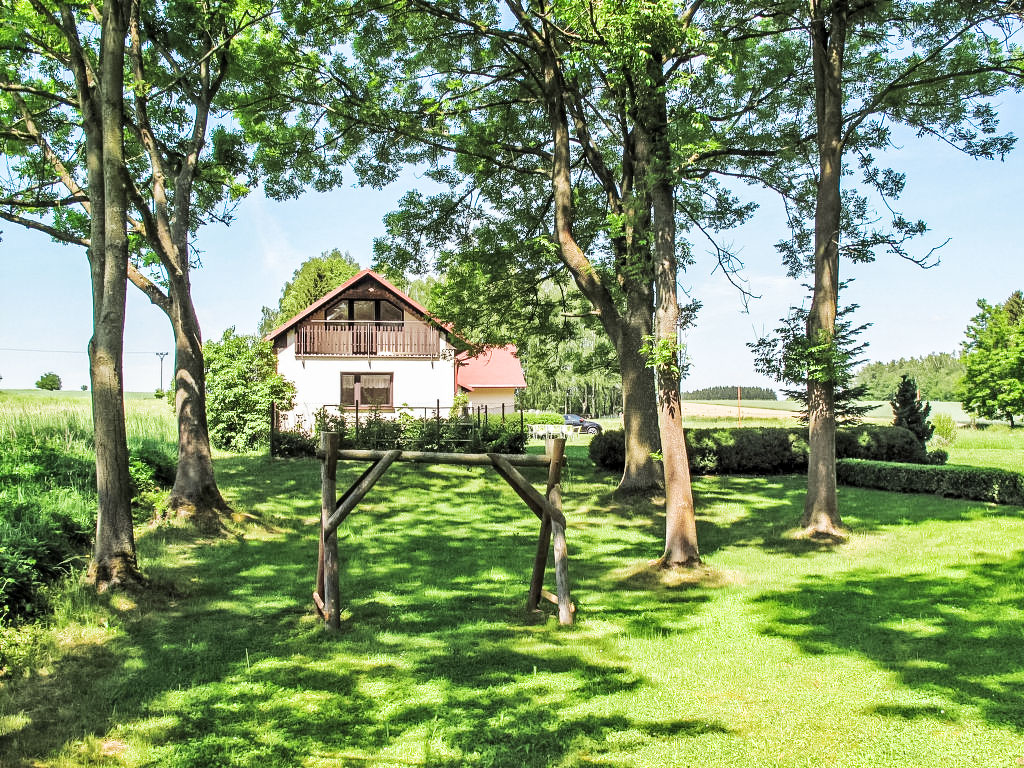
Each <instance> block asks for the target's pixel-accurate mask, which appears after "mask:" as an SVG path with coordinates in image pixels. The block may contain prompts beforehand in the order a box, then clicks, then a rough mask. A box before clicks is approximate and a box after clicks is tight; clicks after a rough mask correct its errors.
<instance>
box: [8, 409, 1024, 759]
mask: <svg viewBox="0 0 1024 768" xmlns="http://www.w3.org/2000/svg"><path fill="white" fill-rule="evenodd" d="M15 400H16V399H15ZM149 400H153V398H152V397H151V396H150V397H149ZM19 402H20V401H19ZM10 404H11V399H7V398H5V399H4V400H2V401H0V429H10V424H11V423H13V422H14V421H15V419H14V418H13V417H11V416H10V415H9V413H10V411H9V408H10ZM35 404H36V405H39V401H38V400H37V401H35ZM136 405H138V406H141V407H142V408H143V409H144V411H145V413H144V414H143V415H142V416H140V417H139V422H138V424H139V427H138V429H139V432H142V433H146V434H147V435H148V436H150V437H152V435H153V434H155V433H159V434H163V435H165V436H167V435H172V434H173V432H170V433H169V432H167V431H166V426H167V425H169V424H170V421H169V414H167V412H166V410H164V411H163V412H160V411H157V410H153V411H149V408H150V407H151V406H150V404H149V403H148V402H145V401H144V400H139V401H137V402H136V401H132V407H133V410H134V407H135V406H136ZM18 407H24V408H26V409H29V410H31V406H30V405H24V404H22V405H19V406H18ZM39 407H40V410H39V411H38V412H37V415H36V418H35V419H33V420H42V419H43V418H44V416H43V413H44V411H43V409H42V406H39ZM164 408H165V409H166V406H164ZM146 413H148V414H149V415H146ZM47 418H49V419H50V423H51V424H52V425H55V426H56V427H60V425H61V424H63V423H65V419H69V418H70V417H64V416H59V415H57V414H51V415H50V416H49V417H47ZM150 418H152V419H153V420H154V421H152V422H147V420H148V419H150ZM157 420H159V423H158V421H157ZM17 423H18V424H20V425H21V426H19V427H18V428H19V429H25V428H26V427H25V425H24V423H23V422H21V421H18V422H17ZM160 423H162V424H164V427H161V426H160ZM39 430H40V432H41V431H42V428H41V427H40V428H39ZM161 430H164V431H162V432H161ZM962 432H963V435H964V436H966V435H967V432H968V431H967V430H963V431H962ZM1017 432H1024V430H1018V431H1016V432H1014V433H1013V434H1012V435H1011V434H1009V432H1008V431H1005V430H1004V431H999V430H997V429H996V428H990V429H986V430H977V431H976V432H974V431H971V432H970V437H969V439H968V438H966V437H962V436H958V440H957V446H959V445H961V442H963V451H964V453H963V456H964V457H967V456H968V455H969V454H968V452H969V451H973V452H974V455H976V456H979V457H981V458H985V457H990V455H991V454H997V455H999V456H1000V457H1001V458H1000V459H999V460H1000V461H1002V460H1003V458H1005V457H1006V456H1010V455H1011V454H1013V452H1015V451H1016V452H1017V453H1016V455H1017V456H1019V455H1020V453H1019V451H1020V449H1021V448H1022V445H1021V443H1020V442H1018V441H1019V437H1018V434H1017ZM975 438H976V439H975ZM168 439H169V437H168ZM533 449H534V450H536V447H534V448H533ZM569 452H570V457H569V458H570V463H569V467H568V481H567V483H566V488H565V509H566V515H567V517H568V519H569V521H570V525H569V529H568V543H569V553H570V577H571V581H572V585H573V599H574V600H575V602H576V604H577V606H578V609H579V610H578V612H577V616H578V621H577V624H576V626H575V627H572V628H568V629H559V628H558V627H557V626H556V623H555V622H554V621H553V619H552V618H551V617H550V616H546V615H543V616H535V615H534V616H531V615H527V614H526V613H525V611H524V608H523V602H524V595H525V588H526V583H527V581H528V578H529V569H530V564H531V561H532V551H533V548H534V545H535V541H536V529H537V525H536V520H535V518H533V517H532V515H530V514H529V513H528V511H527V510H526V507H525V506H524V505H523V504H522V503H521V502H520V501H519V500H518V498H516V497H515V496H514V495H513V494H512V492H511V491H510V490H508V489H507V488H506V487H505V486H504V484H497V483H495V482H494V481H493V479H492V478H491V477H490V476H489V475H488V474H487V473H486V472H484V471H481V470H468V469H461V468H454V467H447V468H434V469H425V468H414V467H412V466H410V465H401V466H398V467H396V468H393V469H392V470H389V473H388V474H387V475H386V476H385V478H384V479H383V480H382V481H381V483H380V484H379V485H378V486H377V487H376V488H375V489H374V491H372V492H371V494H370V495H369V496H368V497H367V499H366V501H365V502H364V505H363V506H361V507H360V510H359V511H358V512H357V513H356V514H355V515H354V516H353V517H352V518H350V519H349V520H348V521H346V523H345V525H344V526H343V530H342V533H341V539H340V542H341V553H342V568H343V571H342V594H343V602H344V605H345V612H344V614H343V626H342V631H341V632H340V633H339V634H337V635H331V634H328V633H327V632H325V631H324V630H323V629H322V627H321V625H320V623H319V621H318V620H317V619H316V617H315V615H314V613H313V610H312V606H311V600H310V592H311V589H312V584H313V578H314V575H315V561H316V550H317V542H316V533H315V530H316V529H315V525H314V524H315V521H316V519H317V516H318V514H319V470H318V464H317V463H316V462H315V461H312V460H300V459H296V460H270V459H267V458H265V457H262V456H255V455H243V456H237V455H236V456H229V455H219V456H218V457H217V468H218V473H219V477H220V480H221V483H222V487H223V490H224V491H225V494H226V495H227V496H228V498H229V499H230V501H231V503H232V504H233V505H234V506H235V508H236V510H238V511H240V512H245V513H248V515H250V516H251V517H250V518H249V522H247V523H244V524H238V525H236V527H235V528H234V529H233V531H232V535H231V536H227V537H223V538H219V539H196V538H195V536H194V534H192V533H191V532H189V531H187V530H183V529H181V528H178V527H175V526H171V525H167V524H164V525H158V526H152V525H150V526H140V529H139V533H140V535H139V541H140V549H141V557H142V564H143V567H144V568H145V570H146V572H147V574H148V575H149V577H150V579H151V581H152V587H151V589H150V590H148V591H147V592H146V593H143V594H141V595H136V596H134V597H131V596H124V595H116V596H110V595H107V596H96V595H94V594H93V593H91V592H90V591H89V590H88V589H86V588H84V587H81V586H79V585H78V583H77V581H76V580H75V579H69V580H68V581H67V582H65V583H64V584H62V585H61V586H60V587H59V588H58V589H56V590H54V592H53V595H52V606H51V607H52V617H51V618H49V619H47V620H46V621H41V622H35V623H30V624H28V625H26V626H24V627H22V628H20V629H17V630H6V631H5V632H4V634H0V638H2V640H0V642H2V643H4V645H0V651H5V652H6V653H7V659H8V661H7V663H8V668H7V669H6V670H4V671H3V672H0V765H3V766H5V767H6V766H12V768H13V767H15V766H29V765H31V766H52V767H53V768H70V767H71V766H75V767H76V768H77V767H78V766H148V767H151V768H156V767H157V766H159V767H167V768H170V767H172V766H173V767H175V768H184V767H186V766H187V767H189V768H206V767H207V766H260V767H261V768H270V767H271V766H274V767H276V766H282V767H284V766H410V765H427V766H451V767H453V768H454V767H455V766H499V767H501V766H514V767H515V768H523V767H524V766H605V767H610V766H634V765H636V766H692V765H701V766H787V767H788V766H793V767H796V766H800V767H803V766H841V767H843V768H846V767H850V768H852V767H854V766H895V765H899V766H935V765H950V766H960V765H963V766H968V765H969V766H1008V767H1009V766H1014V765H1020V764H1024V633H1022V629H1021V627H1022V626H1024V622H1022V619H1024V615H1022V608H1021V606H1022V605H1024V544H1022V542H1024V515H1022V513H1024V510H1022V509H1021V508H1015V507H997V506H994V505H989V504H980V503H969V502H957V501H951V500H944V499H938V498H933V497H926V496H897V495H893V494H888V493H883V492H875V491H866V490H859V489H852V488H843V489H841V491H840V497H841V505H842V508H843V512H844V519H845V520H846V522H847V523H848V524H849V525H850V527H851V531H852V532H851V536H850V538H849V540H848V541H847V542H846V543H844V544H840V545H837V546H834V547H826V546H819V545H815V544H811V543H808V542H802V541H799V540H795V539H793V538H791V537H790V536H789V535H788V534H789V531H790V530H791V529H792V526H793V525H794V523H795V521H796V520H797V518H798V517H799V514H800V510H801V508H802V501H803V494H802V488H803V479H802V478H799V477H782V478H767V479H766V478H750V477H727V478H701V479H698V480H697V481H696V483H695V492H696V494H697V503H698V509H699V536H700V540H701V547H702V553H703V555H704V557H705V558H706V561H707V566H706V568H705V569H704V570H702V571H701V572H699V573H697V574H694V575H693V576H692V577H690V578H675V579H666V580H662V579H660V578H658V577H656V576H654V575H652V574H651V573H650V572H649V571H648V569H647V567H646V564H647V561H648V560H649V559H650V558H653V557H656V556H657V555H658V554H660V541H661V537H662V536H663V525H664V522H663V517H662V515H661V513H660V507H659V502H660V499H657V498H654V499H648V498H642V497H629V498H621V497H618V496H616V495H615V494H614V493H613V490H614V484H615V478H613V477H611V476H609V475H606V474H603V473H599V472H595V470H594V469H593V467H592V466H591V465H590V462H589V461H588V460H587V459H586V445H585V443H583V442H579V443H573V444H572V445H570V447H569ZM1001 452H1006V453H1005V455H1004V454H1003V453H1001ZM958 460H960V459H959V458H958ZM361 469H362V467H361V466H353V465H345V466H344V470H343V472H342V473H341V474H342V475H343V477H342V478H340V482H339V484H343V483H344V481H345V480H349V481H350V480H352V479H353V478H355V477H356V476H358V474H359V472H360V471H361ZM533 479H534V480H535V481H536V482H538V483H540V482H541V477H540V476H539V475H537V476H534V477H533ZM548 586H549V588H550V587H551V584H550V583H549V585H548ZM2 666H3V664H2V663H0V667H2Z"/></svg>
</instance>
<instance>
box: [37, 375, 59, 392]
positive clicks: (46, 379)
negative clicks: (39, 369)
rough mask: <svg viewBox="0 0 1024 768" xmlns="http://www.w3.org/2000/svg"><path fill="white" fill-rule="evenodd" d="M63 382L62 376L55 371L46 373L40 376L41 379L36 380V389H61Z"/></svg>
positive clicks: (53, 390)
mask: <svg viewBox="0 0 1024 768" xmlns="http://www.w3.org/2000/svg"><path fill="white" fill-rule="evenodd" d="M62 386H63V384H62V383H61V380H60V376H58V375H57V374H56V373H54V372H53V371H50V372H49V373H44V374H43V375H42V376H40V377H39V381H37V382H36V389H48V390H50V391H52V392H56V391H57V390H59V389H60V388H61V387H62Z"/></svg>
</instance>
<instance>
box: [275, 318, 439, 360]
mask: <svg viewBox="0 0 1024 768" xmlns="http://www.w3.org/2000/svg"><path fill="white" fill-rule="evenodd" d="M295 354H296V355H335V356H340V357H345V356H350V357H364V356H368V355H374V356H391V357H438V356H440V354H441V334H440V333H438V331H436V330H435V329H434V328H431V327H430V326H428V325H425V324H423V323H406V322H387V321H382V322H373V321H365V320H342V321H338V320H312V321H306V322H305V323H304V324H303V325H301V326H299V329H298V337H297V338H296V341H295Z"/></svg>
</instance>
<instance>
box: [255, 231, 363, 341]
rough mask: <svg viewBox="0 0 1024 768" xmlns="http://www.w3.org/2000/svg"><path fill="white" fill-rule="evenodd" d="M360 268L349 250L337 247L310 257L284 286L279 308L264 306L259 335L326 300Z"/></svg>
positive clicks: (264, 334)
mask: <svg viewBox="0 0 1024 768" xmlns="http://www.w3.org/2000/svg"><path fill="white" fill-rule="evenodd" d="M358 271H359V263H358V262H357V261H356V260H355V259H353V258H352V254H350V253H349V252H348V251H345V252H344V253H342V252H341V251H340V250H338V249H337V248H333V249H331V250H330V251H324V252H323V253H321V254H320V255H319V256H313V257H311V258H308V259H306V260H305V261H304V262H302V264H300V265H299V268H298V269H296V270H295V273H294V274H293V275H292V279H291V280H289V281H288V282H286V283H285V284H284V288H282V289H281V298H280V299H279V300H278V302H277V309H276V310H275V309H271V308H270V307H263V311H262V316H261V318H260V323H259V327H258V330H257V334H258V335H259V336H261V337H263V336H266V335H267V334H268V333H270V331H272V330H273V329H274V328H276V327H277V326H278V325H280V324H281V323H283V322H284V321H286V320H288V319H289V318H291V317H294V316H295V315H297V314H298V313H299V312H301V311H302V310H304V309H305V308H306V307H308V306H309V305H310V304H313V303H314V302H316V301H317V300H319V299H322V298H323V297H324V296H326V295H327V294H328V293H330V292H331V291H333V290H334V289H335V288H337V287H338V286H339V285H341V284H343V283H344V282H345V281H346V280H348V279H349V278H350V277H352V276H353V275H355V274H356V273H357V272H358Z"/></svg>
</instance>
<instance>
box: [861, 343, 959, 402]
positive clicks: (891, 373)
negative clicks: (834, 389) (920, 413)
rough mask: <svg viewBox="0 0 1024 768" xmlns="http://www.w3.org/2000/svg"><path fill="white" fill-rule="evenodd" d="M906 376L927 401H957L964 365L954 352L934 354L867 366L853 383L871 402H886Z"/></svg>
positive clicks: (862, 368) (871, 363) (867, 364)
mask: <svg viewBox="0 0 1024 768" xmlns="http://www.w3.org/2000/svg"><path fill="white" fill-rule="evenodd" d="M904 374H905V375H907V376H909V377H910V378H912V379H913V380H914V381H915V382H917V386H918V387H919V388H920V390H921V396H922V397H924V398H925V399H928V400H956V399H957V391H958V388H959V386H960V380H961V379H962V378H963V375H964V365H963V361H962V360H961V359H960V356H959V355H958V354H957V353H955V352H933V353H932V354H930V355H924V356H922V357H910V358H904V357H901V358H900V359H899V360H890V361H888V362H878V361H874V362H870V363H866V364H864V365H863V366H861V367H860V368H859V369H858V370H857V373H856V374H855V375H854V381H855V382H856V383H857V384H859V385H862V386H863V387H864V397H865V398H867V399H868V400H886V399H888V398H889V395H891V394H892V393H893V392H895V391H896V387H897V386H898V385H899V382H900V378H901V377H902V376H903V375H904Z"/></svg>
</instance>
